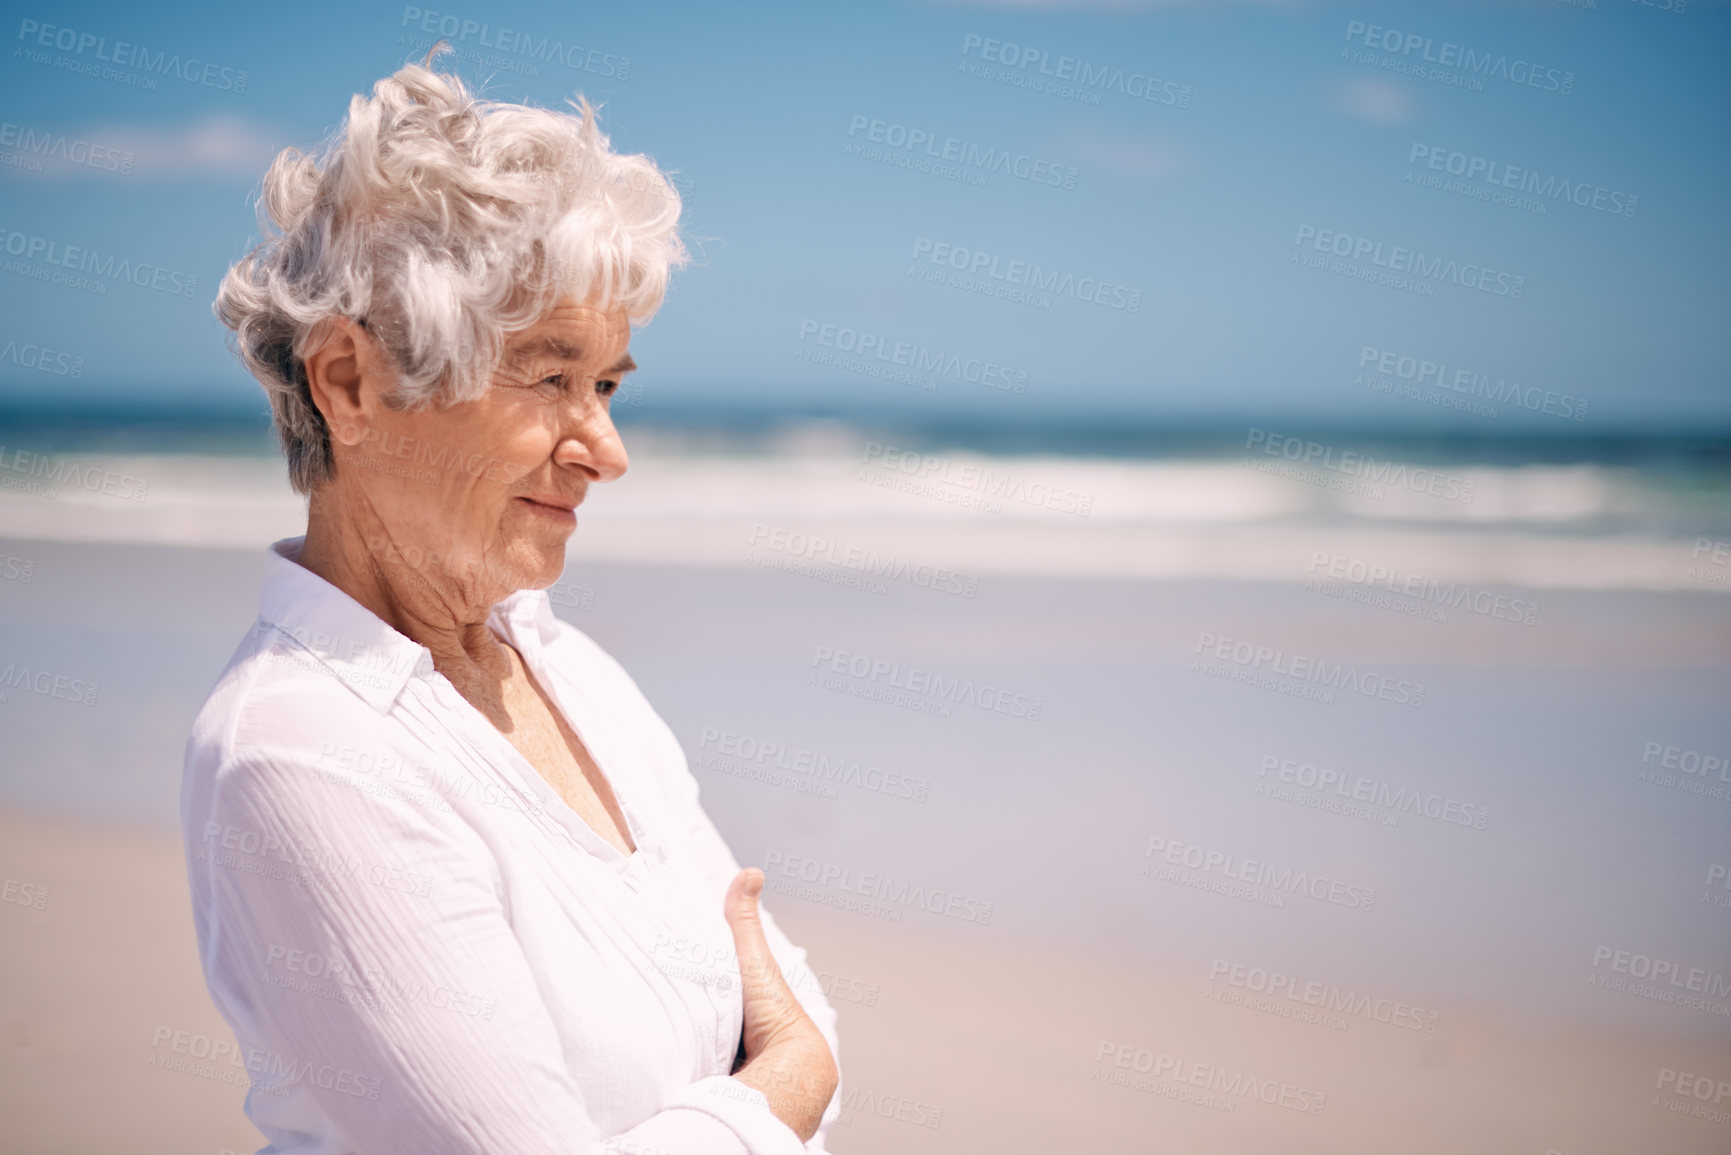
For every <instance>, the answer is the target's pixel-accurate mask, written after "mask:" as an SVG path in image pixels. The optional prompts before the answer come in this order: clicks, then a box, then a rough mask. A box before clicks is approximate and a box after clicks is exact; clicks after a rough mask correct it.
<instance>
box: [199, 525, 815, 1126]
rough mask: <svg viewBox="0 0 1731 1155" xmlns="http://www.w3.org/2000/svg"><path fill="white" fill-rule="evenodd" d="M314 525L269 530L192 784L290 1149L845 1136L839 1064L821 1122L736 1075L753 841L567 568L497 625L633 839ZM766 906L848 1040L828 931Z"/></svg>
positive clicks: (215, 976) (213, 912) (210, 902)
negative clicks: (275, 536)
mask: <svg viewBox="0 0 1731 1155" xmlns="http://www.w3.org/2000/svg"><path fill="white" fill-rule="evenodd" d="M304 540H305V539H304V538H291V539H288V540H286V541H280V542H277V543H276V544H275V545H273V546H272V547H271V553H270V555H269V557H268V559H267V571H266V575H265V581H264V589H263V593H262V595H261V596H260V598H259V618H258V621H257V623H256V624H255V625H254V627H253V630H252V631H251V633H249V634H248V636H247V638H246V639H245V641H243V642H242V644H241V646H240V648H239V649H238V650H237V651H236V652H235V655H234V657H233V658H232V659H231V660H230V662H229V664H228V667H227V669H226V670H224V672H223V674H222V677H221V678H220V680H219V681H218V682H217V684H216V688H215V689H214V690H212V691H211V694H210V697H209V699H208V700H207V701H206V702H205V704H204V707H203V709H202V710H201V711H200V712H199V715H198V719H197V721H196V722H195V723H194V725H193V730H192V736H191V738H190V739H189V741H188V743H187V748H186V772H185V777H184V779H183V781H182V785H181V823H182V830H183V834H184V837H185V841H186V852H187V867H188V872H189V875H190V878H191V884H192V899H193V913H194V918H195V920H196V923H197V927H198V941H199V953H200V957H201V960H202V962H203V966H204V975H205V981H206V983H207V985H208V986H209V988H210V993H211V997H212V998H213V999H214V1000H215V1002H216V1006H217V1009H218V1010H219V1011H221V1013H222V1015H223V1017H224V1018H225V1019H226V1020H227V1021H228V1023H229V1025H230V1026H231V1027H233V1028H234V1033H235V1038H236V1041H237V1044H238V1048H239V1050H238V1052H237V1053H236V1054H233V1055H231V1056H229V1061H231V1062H233V1063H234V1064H235V1065H236V1066H238V1067H244V1068H245V1070H246V1071H247V1072H248V1074H249V1076H250V1080H251V1089H250V1090H249V1091H248V1093H247V1097H246V1112H247V1115H248V1117H250V1118H251V1119H252V1121H253V1123H254V1124H255V1125H257V1127H258V1128H259V1130H260V1131H262V1132H263V1133H264V1135H265V1136H266V1138H267V1139H269V1140H270V1144H271V1145H270V1146H269V1147H268V1148H266V1150H267V1151H268V1152H270V1153H272V1155H276V1153H288V1152H295V1153H300V1155H313V1153H314V1152H316V1153H317V1155H345V1153H349V1152H365V1153H368V1155H384V1153H386V1152H396V1151H401V1152H412V1153H414V1155H442V1153H444V1152H465V1153H468V1152H483V1151H484V1152H487V1153H489V1155H529V1153H531V1152H533V1153H535V1155H552V1153H555V1152H557V1153H560V1155H566V1153H588V1152H592V1151H603V1150H605V1151H620V1152H630V1153H636V1155H747V1153H749V1155H798V1153H799V1152H802V1151H805V1152H822V1151H824V1150H825V1148H824V1138H825V1135H826V1133H827V1131H828V1129H829V1127H830V1125H831V1124H832V1123H833V1122H834V1121H835V1119H836V1117H837V1116H838V1115H839V1113H840V1110H841V1093H840V1089H839V1088H838V1089H837V1092H836V1095H835V1097H834V1098H832V1099H831V1101H830V1104H829V1107H828V1109H827V1110H826V1111H825V1113H824V1117H823V1123H822V1125H821V1126H820V1127H819V1129H818V1132H817V1134H816V1135H815V1136H813V1138H812V1139H811V1141H810V1142H808V1143H806V1144H803V1145H802V1144H801V1143H800V1141H799V1137H798V1136H797V1135H796V1134H794V1132H793V1131H792V1130H791V1129H790V1128H788V1127H787V1126H786V1125H785V1124H784V1123H782V1122H781V1120H779V1119H777V1118H776V1117H775V1115H773V1114H772V1113H771V1112H770V1110H769V1106H768V1101H767V1100H766V1099H765V1097H764V1096H763V1095H762V1094H761V1093H760V1092H758V1091H756V1090H754V1089H752V1088H750V1087H748V1086H746V1085H745V1084H744V1083H742V1082H740V1081H739V1080H737V1079H734V1078H731V1077H730V1076H729V1075H728V1072H729V1071H730V1070H731V1069H732V1067H733V1060H734V1055H735V1051H736V1048H737V1047H738V1044H739V1039H740V1024H741V998H740V991H739V985H738V974H739V968H738V962H737V959H736V958H735V956H734V952H733V935H732V931H731V929H730V928H729V926H728V924H727V921H726V919H725V918H724V917H723V915H722V897H723V895H724V894H725V892H726V890H727V886H728V884H729V882H730V881H731V880H732V878H733V876H734V875H735V874H737V873H738V871H739V864H738V862H737V861H736V860H735V859H734V857H733V854H732V852H730V851H729V850H728V848H727V845H726V843H725V842H723V841H722V838H721V836H720V834H718V833H717V832H716V829H715V827H714V825H713V824H712V823H711V822H710V820H709V817H708V815H706V814H705V813H704V811H703V808H702V807H701V806H700V805H699V802H698V788H697V782H696V780H695V779H694V778H693V777H692V775H691V772H690V770H689V769H687V767H686V763H685V755H684V752H683V751H682V750H681V749H680V747H679V742H678V740H677V739H676V738H675V737H674V736H673V733H672V731H671V730H669V729H668V727H667V725H666V723H665V722H663V721H662V720H661V718H660V717H659V716H658V715H657V714H656V713H655V711H654V709H653V708H651V707H650V705H649V703H648V702H647V701H646V700H645V699H644V697H643V694H642V693H641V692H640V691H639V690H638V688H637V686H636V684H635V683H634V682H632V680H631V678H630V676H629V675H627V674H626V673H625V671H624V670H623V669H622V668H621V667H620V666H619V664H618V663H617V662H615V661H614V660H613V659H612V658H611V657H609V656H608V655H607V654H606V653H605V652H604V651H603V650H602V649H601V648H600V647H599V646H597V645H596V644H595V642H593V641H592V640H590V638H589V637H588V636H587V635H585V634H584V633H583V632H582V631H580V630H578V629H577V628H576V627H574V626H571V625H569V624H568V623H566V622H563V621H561V620H560V619H558V618H556V617H555V616H554V615H553V612H552V609H551V608H550V606H549V603H548V599H547V595H546V593H545V592H543V591H537V590H524V591H521V592H519V593H517V594H514V595H512V596H511V597H509V598H507V599H505V600H504V601H503V602H501V603H500V604H499V605H498V606H497V607H496V608H495V610H494V612H493V614H492V616H491V617H490V618H489V620H488V625H489V626H490V627H491V629H492V630H493V632H494V633H495V634H496V635H498V636H499V637H500V638H502V639H504V640H505V641H507V642H509V643H510V644H511V645H512V646H514V647H515V648H516V649H517V651H518V652H519V653H520V654H521V655H522V657H523V662H524V664H525V665H526V666H527V667H528V668H529V670H530V671H532V672H533V674H534V676H535V679H536V681H537V682H539V683H540V685H541V686H542V688H543V689H545V690H546V692H547V694H548V696H549V697H550V698H551V699H552V700H553V702H554V703H555V704H556V705H557V707H558V708H559V710H560V712H561V713H562V714H563V715H564V717H565V719H566V721H567V722H568V723H570V725H571V727H572V729H573V730H575V731H576V732H577V734H578V735H579V736H580V737H581V738H582V741H583V744H584V745H585V746H586V747H588V749H589V752H590V753H591V754H592V755H593V756H594V758H595V761H596V763H597V765H598V766H599V767H600V769H601V771H602V773H603V774H604V775H605V776H606V778H607V781H608V782H609V784H611V786H612V787H613V792H614V794H615V796H616V797H617V799H618V802H619V808H620V810H621V811H622V812H623V814H624V818H625V822H626V825H627V826H628V828H629V829H630V833H631V840H632V843H633V844H634V845H635V846H636V847H637V849H636V851H635V852H634V853H632V854H630V855H629V856H627V855H623V854H621V853H620V852H619V850H618V849H617V848H616V847H614V846H613V845H611V844H610V843H608V842H607V841H606V840H604V839H603V838H601V837H600V836H599V835H597V834H596V833H595V832H594V831H593V830H591V829H590V828H589V826H588V825H587V824H586V823H585V822H584V821H583V820H582V819H581V818H579V817H578V816H577V815H576V813H575V812H574V811H572V810H571V808H570V807H569V806H568V805H567V804H566V803H565V801H564V800H563V799H562V798H561V797H560V796H559V795H558V794H557V793H556V792H555V791H554V790H553V789H552V788H551V787H550V786H549V785H548V784H547V782H546V780H545V779H543V778H542V777H541V775H540V774H539V773H538V772H537V771H536V770H535V769H534V767H532V766H531V765H529V763H528V762H527V761H525V760H524V759H523V757H522V755H521V754H519V753H518V752H517V750H516V749H515V747H513V746H512V745H511V744H510V742H509V741H507V740H506V738H505V736H504V735H503V734H501V733H500V732H499V731H498V730H497V729H496V728H495V727H494V726H493V725H492V723H490V722H489V721H488V720H487V719H486V718H485V717H484V716H483V715H482V714H481V713H479V712H478V711H477V710H476V709H475V708H474V707H473V706H471V705H470V704H469V703H468V702H467V701H466V700H465V699H464V698H463V697H462V696H461V695H459V694H458V693H457V691H456V690H455V688H453V687H452V685H451V683H450V682H448V681H447V680H446V679H445V677H444V676H443V675H442V674H439V673H437V672H436V671H435V670H434V669H433V661H432V655H431V653H430V652H429V651H428V650H427V648H426V647H424V646H421V645H417V644H416V643H415V642H413V641H411V640H410V639H409V638H407V637H405V636H404V635H402V634H400V633H398V632H397V631H396V630H394V629H392V628H391V627H390V626H388V625H386V624H385V623H384V622H383V621H381V620H380V619H379V618H377V617H375V616H374V615H373V614H372V613H371V612H369V611H368V610H366V609H365V608H363V607H362V606H361V605H360V603H358V602H356V601H355V600H354V599H352V598H350V597H349V596H348V595H346V594H344V593H343V592H342V591H340V590H338V589H337V588H336V587H335V586H332V585H331V584H329V583H328V582H326V581H324V580H323V579H321V578H319V577H317V576H316V575H314V574H313V573H312V572H311V571H309V570H306V569H303V568H302V567H301V566H300V565H298V564H296V562H295V561H294V560H293V559H294V558H296V557H298V556H299V552H300V548H301V545H302V543H303V542H304ZM765 897H767V895H766V896H765ZM762 916H763V928H764V933H765V935H766V936H767V938H768V941H769V944H770V949H771V951H772V952H773V953H774V955H775V957H776V959H777V961H778V962H779V963H780V964H781V968H782V971H783V973H784V974H785V975H786V977H787V979H788V982H789V984H790V985H791V986H792V987H793V990H794V992H795V994H796V995H797V997H798V998H799V1000H800V1002H801V1004H802V1005H803V1006H804V1007H805V1009H806V1011H807V1012H808V1013H809V1014H810V1015H811V1017H812V1019H813V1021H814V1022H815V1023H816V1024H817V1026H818V1028H819V1029H820V1030H821V1031H822V1032H823V1035H824V1037H825V1038H826V1039H827V1040H828V1041H829V1045H830V1049H831V1051H832V1052H834V1051H836V1031H835V1024H836V1014H835V1011H834V1009H833V1008H831V1006H830V1004H829V1001H828V1000H827V999H826V998H825V997H824V994H823V991H822V990H821V989H820V987H819V984H818V982H817V980H816V978H815V976H814V975H813V973H812V971H811V969H810V968H809V967H808V966H806V963H805V951H804V950H803V949H801V948H799V947H796V946H794V945H793V944H792V943H791V942H789V941H788V939H787V937H786V936H785V935H784V934H783V933H782V932H781V930H780V929H779V928H778V927H777V926H776V923H775V919H774V918H773V917H772V916H771V915H770V912H769V911H768V910H767V909H764V910H763V912H762ZM838 1059H839V1052H838Z"/></svg>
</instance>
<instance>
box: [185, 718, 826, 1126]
mask: <svg viewBox="0 0 1731 1155" xmlns="http://www.w3.org/2000/svg"><path fill="white" fill-rule="evenodd" d="M367 785H368V784H367V783H366V782H363V781H359V780H352V781H345V780H344V779H343V776H342V775H341V774H339V773H336V772H333V771H332V770H331V769H330V768H328V767H325V766H316V767H315V766H313V765H311V764H310V761H309V760H307V759H305V758H302V757H301V756H299V755H297V754H296V753H295V752H293V751H281V752H272V753H259V752H257V751H255V750H249V751H248V752H246V753H245V754H244V755H243V756H241V757H239V758H238V759H234V758H232V757H231V759H230V761H229V763H228V764H226V765H224V766H223V767H222V768H221V769H220V771H219V772H218V774H217V776H216V781H215V782H214V784H213V786H214V789H213V791H212V793H211V795H210V796H209V805H208V810H207V812H206V813H203V814H198V815H192V814H189V815H188V826H189V829H188V832H187V834H188V840H189V842H193V844H194V845H193V846H192V847H190V848H189V851H190V853H189V857H190V858H191V860H192V861H191V866H192V869H194V870H195V871H202V872H203V875H202V877H201V879H200V881H201V882H202V884H203V887H202V890H203V895H204V896H205V897H204V899H203V901H204V909H203V910H202V911H201V930H203V931H205V933H204V935H203V938H204V939H205V941H204V942H203V943H202V944H201V945H202V949H203V952H204V965H205V969H206V973H207V975H208V976H209V977H210V979H211V983H212V987H213V990H214V989H217V988H218V986H219V985H220V987H221V988H222V989H223V990H224V991H225V992H228V993H229V994H230V995H231V997H232V998H233V1000H234V1001H235V1003H236V1005H238V1007H239V1008H241V1013H242V1014H244V1015H245V1016H246V1017H248V1018H250V1019H251V1020H252V1021H253V1022H254V1023H255V1024H257V1026H258V1027H259V1030H260V1032H261V1035H262V1037H265V1038H269V1039H272V1040H280V1042H281V1046H282V1049H283V1051H284V1053H283V1054H281V1055H277V1054H256V1053H255V1054H249V1055H248V1056H247V1067H248V1070H249V1071H251V1072H252V1076H253V1081H254V1084H255V1090H254V1091H253V1094H255V1095H256V1094H259V1093H261V1092H263V1093H269V1091H270V1090H271V1087H272V1086H273V1085H274V1084H285V1085H289V1084H292V1085H294V1086H296V1087H299V1088H304V1093H308V1094H311V1095H312V1096H313V1097H314V1098H315V1099H316V1101H317V1103H318V1105H319V1107H320V1108H321V1109H322V1111H323V1112H324V1113H325V1114H327V1115H328V1116H329V1117H330V1118H331V1119H333V1120H334V1121H335V1122H336V1123H337V1124H338V1125H339V1126H340V1127H341V1128H342V1129H343V1131H344V1132H345V1133H346V1134H347V1135H348V1136H349V1137H350V1138H352V1139H353V1140H354V1142H355V1143H356V1144H357V1145H358V1148H359V1149H361V1150H365V1151H369V1152H376V1153H381V1155H382V1153H385V1152H396V1151H401V1152H414V1153H415V1155H444V1153H453V1155H455V1153H459V1152H461V1153H472V1152H481V1151H485V1152H488V1153H489V1155H531V1153H533V1155H554V1153H560V1155H567V1153H581V1155H589V1153H590V1152H601V1151H618V1152H621V1153H629V1152H643V1153H652V1155H799V1153H800V1152H801V1149H802V1148H801V1145H800V1142H799V1138H798V1136H797V1135H795V1134H794V1132H793V1131H792V1130H790V1129H789V1128H788V1127H787V1126H786V1125H785V1124H783V1123H782V1122H781V1121H780V1120H779V1119H777V1118H776V1117H775V1116H774V1115H773V1114H772V1113H771V1112H770V1111H769V1108H768V1104H767V1100H765V1099H764V1097H763V1096H762V1095H761V1094H760V1093H758V1092H756V1091H754V1090H752V1089H750V1088H748V1087H746V1086H745V1085H744V1084H743V1083H740V1082H739V1081H738V1080H736V1079H732V1078H728V1077H724V1076H717V1077H711V1078H707V1079H702V1080H699V1081H698V1082H696V1083H693V1084H691V1085H690V1086H688V1087H687V1088H685V1090H684V1091H682V1092H681V1093H680V1094H679V1095H678V1096H677V1097H676V1098H675V1099H674V1101H673V1102H672V1103H670V1104H669V1105H668V1106H667V1107H666V1108H665V1109H664V1110H662V1111H661V1112H659V1113H658V1114H656V1115H654V1116H652V1117H650V1118H649V1119H647V1120H645V1121H643V1122H642V1123H641V1124H639V1125H638V1126H636V1127H633V1128H632V1129H631V1130H629V1131H627V1132H625V1133H624V1134H620V1135H614V1136H604V1135H602V1134H601V1133H600V1132H599V1130H598V1128H597V1126H596V1124H595V1123H594V1121H593V1120H592V1119H591V1118H590V1115H589V1113H588V1110H587V1109H586V1107H585V1104H584V1101H583V1097H582V1094H581V1092H580V1091H579V1089H578V1087H577V1085H576V1083H575V1081H574V1080H573V1079H572V1077H571V1075H570V1072H569V1071H568V1069H567V1067H566V1061H565V1057H564V1054H563V1052H562V1049H561V1046H560V1042H559V1038H558V1035H557V1032H556V1030H555V1028H554V1024H553V1022H552V1019H551V1016H550V1015H549V1013H548V1010H547V1008H546V1006H545V1004H544V1003H543V1002H542V1000H541V997H540V994H539V991H538V988H537V986H536V983H535V979H534V975H533V974H532V972H531V968H530V966H529V963H528V961H527V959H526V958H525V956H524V954H523V952H522V949H521V947H520V945H519V944H518V942H517V939H516V936H515V935H514V934H513V932H512V929H511V926H510V924H509V923H508V921H507V919H506V917H505V912H504V909H503V905H502V901H501V898H500V894H499V890H498V888H497V886H496V885H495V878H494V874H493V870H492V867H491V858H490V855H489V854H488V852H487V851H486V850H485V848H484V845H483V844H482V842H481V840H480V839H479V837H478V836H476V835H475V834H474V833H473V832H472V831H470V830H468V828H467V827H465V826H463V825H462V824H461V823H460V822H458V821H454V820H452V819H451V817H450V816H449V815H439V814H437V813H436V812H432V811H428V810H425V809H422V808H420V807H418V806H416V805H415V804H414V803H412V802H410V801H407V800H405V799H403V798H400V797H394V796H384V795H380V794H378V793H370V792H368V790H367V789H365V787H366V786H367ZM723 850H725V847H723ZM199 890H200V887H198V886H195V893H197V892H198V891H199ZM764 922H765V928H766V930H767V931H768V932H769V933H770V934H771V942H772V943H773V944H774V945H775V947H776V953H777V956H778V957H781V955H782V952H783V951H791V949H792V948H790V947H789V946H788V945H787V943H786V940H785V939H784V938H782V937H781V935H780V933H779V932H778V931H775V930H773V927H772V924H771V923H770V922H769V919H768V917H767V915H766V917H765V919H764ZM800 957H802V956H801V955H799V954H797V953H795V954H790V956H789V958H790V959H791V960H792V961H794V962H797V961H798V960H799V958H800ZM783 965H784V966H786V965H787V962H786V961H784V963H783ZM814 1017H817V1016H815V1015H814ZM819 1022H820V1024H823V1025H824V1028H825V1032H826V1034H829V1033H830V1031H831V1024H832V1023H833V1015H831V1016H830V1018H829V1019H828V1020H825V1019H822V1018H820V1019H819ZM831 1038H832V1046H833V1035H831ZM255 1050H256V1049H255ZM811 1149H813V1148H809V1147H808V1148H806V1150H811ZM817 1149H821V1147H819V1148H817Z"/></svg>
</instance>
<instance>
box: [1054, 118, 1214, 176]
mask: <svg viewBox="0 0 1731 1155" xmlns="http://www.w3.org/2000/svg"><path fill="white" fill-rule="evenodd" d="M1069 152H1070V153H1071V155H1073V156H1074V157H1075V158H1076V163H1077V164H1078V165H1079V166H1080V167H1081V168H1082V170H1083V172H1084V173H1087V172H1103V173H1105V174H1106V175H1108V176H1110V177H1113V178H1116V179H1117V180H1118V181H1119V182H1121V183H1124V184H1129V185H1134V186H1136V187H1138V188H1148V187H1152V186H1154V185H1162V184H1170V183H1172V182H1173V181H1175V180H1177V179H1178V178H1180V177H1182V176H1184V175H1186V174H1188V173H1189V171H1190V158H1189V156H1188V155H1187V154H1186V153H1185V151H1184V150H1183V149H1182V148H1180V147H1179V146H1178V145H1177V144H1175V143H1173V142H1172V141H1169V140H1159V139H1156V138H1153V137H1147V136H1132V135H1129V134H1125V133H1108V132H1102V131H1100V130H1099V129H1087V130H1084V131H1082V132H1078V133H1075V134H1074V135H1072V136H1071V137H1070V138H1069Z"/></svg>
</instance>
